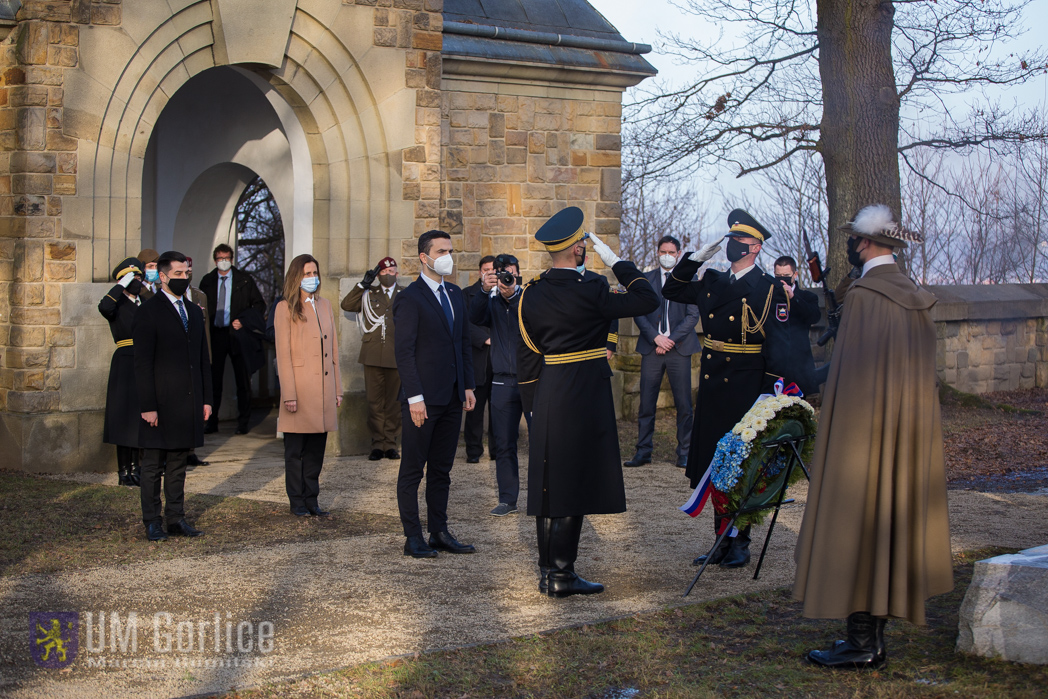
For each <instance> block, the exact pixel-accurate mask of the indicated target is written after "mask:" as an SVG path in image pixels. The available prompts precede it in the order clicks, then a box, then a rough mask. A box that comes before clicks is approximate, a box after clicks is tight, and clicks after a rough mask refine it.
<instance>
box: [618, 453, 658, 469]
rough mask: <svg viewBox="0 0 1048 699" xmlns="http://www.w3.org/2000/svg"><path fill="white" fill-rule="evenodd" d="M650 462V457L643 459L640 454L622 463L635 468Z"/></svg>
mask: <svg viewBox="0 0 1048 699" xmlns="http://www.w3.org/2000/svg"><path fill="white" fill-rule="evenodd" d="M650 463H651V459H650V458H648V459H645V458H642V457H640V456H634V457H633V458H632V459H630V460H629V461H627V462H626V463H624V464H622V465H623V466H626V467H628V468H635V467H637V466H643V465H644V464H650Z"/></svg>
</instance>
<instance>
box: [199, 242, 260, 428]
mask: <svg viewBox="0 0 1048 699" xmlns="http://www.w3.org/2000/svg"><path fill="white" fill-rule="evenodd" d="M212 257H213V258H214V260H215V266H216V268H215V269H213V270H211V271H210V272H208V273H207V274H205V275H204V278H203V279H201V280H200V290H201V291H203V292H204V294H205V295H206V296H207V310H208V313H209V314H210V316H211V317H210V319H209V322H210V323H211V377H212V381H213V382H214V388H213V391H214V396H215V409H214V411H213V412H212V413H211V419H210V420H208V422H207V428H206V431H207V432H209V433H210V432H218V409H219V407H220V406H221V405H222V380H223V378H225V371H226V357H229V359H230V361H231V362H232V364H233V378H234V380H235V381H236V386H237V430H236V432H237V434H247V431H248V420H249V419H250V418H251V371H250V370H249V368H248V365H247V361H246V359H245V357H244V356H243V354H242V353H240V352H239V351H238V350H237V348H236V345H235V343H234V342H233V338H232V336H231V331H233V330H240V329H241V328H242V327H243V324H242V322H241V316H243V315H245V314H247V313H248V312H249V310H250V309H254V310H255V311H257V312H258V314H259V316H258V317H262V316H264V315H265V312H266V302H265V301H264V300H263V299H262V294H261V292H259V290H258V286H257V285H256V284H255V280H254V279H253V278H252V277H251V275H250V274H248V273H247V272H243V271H241V270H239V269H237V268H236V267H234V266H233V248H231V247H229V246H228V245H226V244H225V243H222V244H221V245H219V246H218V247H216V248H215V251H214V253H212Z"/></svg>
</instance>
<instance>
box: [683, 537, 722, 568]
mask: <svg viewBox="0 0 1048 699" xmlns="http://www.w3.org/2000/svg"><path fill="white" fill-rule="evenodd" d="M729 546H731V538H730V537H728V536H725V537H724V538H723V539H721V540H720V543H719V544H718V545H717V548H715V549H713V553H709V554H706V553H704V554H702V555H701V556H699V557H698V558H696V559H695V560H694V561H692V562H691V564H692V565H693V566H701V565H702V564H703V563H705V562H706V559H707V558H708V559H710V565H711V566H715V565H717V564H718V563H720V562H721V561H723V560H724V557H725V556H727V555H728V547H729Z"/></svg>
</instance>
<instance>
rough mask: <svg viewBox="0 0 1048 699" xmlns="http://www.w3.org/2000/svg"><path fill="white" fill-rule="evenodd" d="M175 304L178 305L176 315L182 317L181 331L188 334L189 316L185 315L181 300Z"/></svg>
mask: <svg viewBox="0 0 1048 699" xmlns="http://www.w3.org/2000/svg"><path fill="white" fill-rule="evenodd" d="M175 303H176V304H177V305H178V315H180V316H182V329H183V330H185V331H186V332H189V316H187V315H186V307H185V306H183V305H182V299H179V300H177V301H175Z"/></svg>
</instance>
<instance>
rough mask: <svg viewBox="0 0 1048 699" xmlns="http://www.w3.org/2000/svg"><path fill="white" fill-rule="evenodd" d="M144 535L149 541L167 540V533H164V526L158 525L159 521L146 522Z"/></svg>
mask: <svg viewBox="0 0 1048 699" xmlns="http://www.w3.org/2000/svg"><path fill="white" fill-rule="evenodd" d="M146 536H147V537H149V540H150V541H167V534H165V533H164V528H163V527H162V526H160V522H153V523H152V524H147V525H146Z"/></svg>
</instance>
